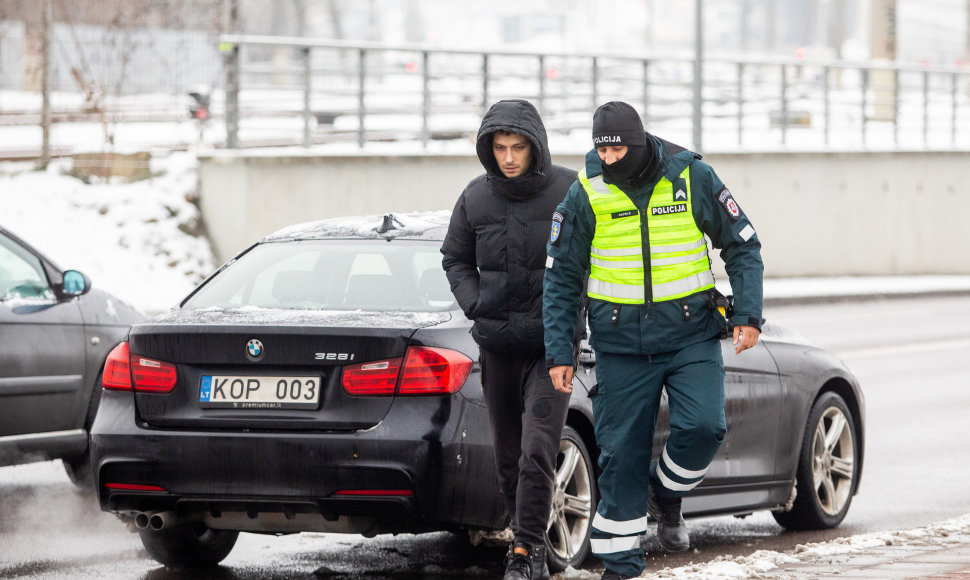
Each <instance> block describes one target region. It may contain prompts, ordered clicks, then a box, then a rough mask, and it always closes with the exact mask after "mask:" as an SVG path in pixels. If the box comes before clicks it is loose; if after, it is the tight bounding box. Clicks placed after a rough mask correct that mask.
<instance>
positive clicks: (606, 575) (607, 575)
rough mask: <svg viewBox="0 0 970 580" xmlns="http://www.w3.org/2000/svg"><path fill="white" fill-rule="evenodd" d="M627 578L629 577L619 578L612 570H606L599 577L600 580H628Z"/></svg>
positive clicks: (617, 573) (618, 574)
mask: <svg viewBox="0 0 970 580" xmlns="http://www.w3.org/2000/svg"><path fill="white" fill-rule="evenodd" d="M629 578H630V577H629V576H621V575H620V573H619V572H614V571H613V570H606V571H605V572H603V575H602V576H600V580H628V579H629Z"/></svg>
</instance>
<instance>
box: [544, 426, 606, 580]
mask: <svg viewBox="0 0 970 580" xmlns="http://www.w3.org/2000/svg"><path fill="white" fill-rule="evenodd" d="M595 513H596V476H595V473H594V471H593V462H592V459H591V458H590V453H589V450H588V449H587V448H586V443H585V442H584V441H583V438H582V437H580V435H579V433H577V432H576V430H575V429H573V428H572V427H569V426H568V425H567V426H566V427H564V428H563V431H562V437H561V438H560V440H559V453H558V455H557V456H556V475H555V482H554V485H553V490H552V506H551V510H550V514H549V526H548V529H547V530H546V536H545V537H546V554H547V559H548V561H549V570H550V572H561V571H563V570H565V569H566V568H567V567H569V566H572V567H574V568H578V567H579V566H580V565H581V564H582V563H583V561H584V560H585V559H586V557H587V556H588V555H589V535H590V533H591V532H592V530H593V525H592V524H593V516H594V515H595Z"/></svg>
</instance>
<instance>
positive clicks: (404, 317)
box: [151, 306, 452, 328]
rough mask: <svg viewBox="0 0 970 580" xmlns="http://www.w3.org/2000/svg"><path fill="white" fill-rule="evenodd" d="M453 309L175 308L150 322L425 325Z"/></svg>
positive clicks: (443, 319)
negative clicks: (384, 310) (438, 310)
mask: <svg viewBox="0 0 970 580" xmlns="http://www.w3.org/2000/svg"><path fill="white" fill-rule="evenodd" d="M451 317H452V315H451V312H447V311H446V312H393V311H392V312H377V311H371V310H309V309H308V310H284V309H278V308H257V307H255V306H243V307H241V308H218V307H213V308H205V309H202V310H180V309H174V310H171V311H169V312H166V313H165V314H161V315H159V316H156V317H155V318H153V319H152V320H151V324H172V325H181V324H211V325H227V326H242V325H254V326H257V325H260V324H266V325H276V326H337V327H349V328H375V327H376V328H426V327H428V326H435V325H438V324H442V323H444V322H448V321H449V320H451Z"/></svg>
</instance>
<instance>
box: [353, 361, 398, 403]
mask: <svg viewBox="0 0 970 580" xmlns="http://www.w3.org/2000/svg"><path fill="white" fill-rule="evenodd" d="M400 370H401V359H399V358H393V359H389V360H382V361H375V362H369V363H364V364H360V365H350V366H346V367H344V373H343V379H342V380H343V384H344V389H345V390H346V391H347V392H348V393H350V394H351V395H356V396H359V397H367V396H374V395H393V394H394V387H395V386H397V375H398V372H399V371H400Z"/></svg>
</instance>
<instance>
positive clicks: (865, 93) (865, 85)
mask: <svg viewBox="0 0 970 580" xmlns="http://www.w3.org/2000/svg"><path fill="white" fill-rule="evenodd" d="M868 98H869V69H862V145H863V146H865V144H866V129H867V128H868V127H867V123H868V119H867V118H866V109H867V106H868Z"/></svg>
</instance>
